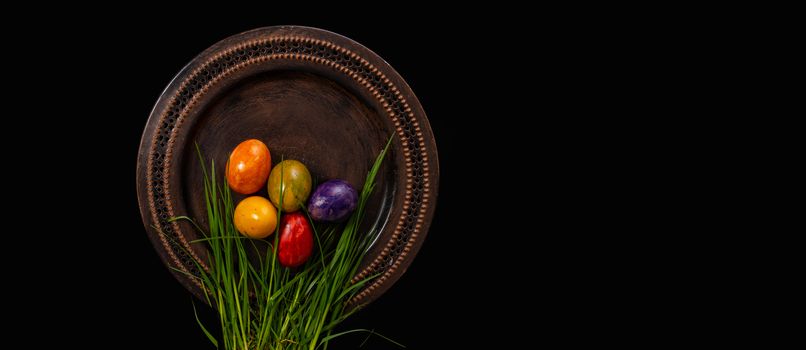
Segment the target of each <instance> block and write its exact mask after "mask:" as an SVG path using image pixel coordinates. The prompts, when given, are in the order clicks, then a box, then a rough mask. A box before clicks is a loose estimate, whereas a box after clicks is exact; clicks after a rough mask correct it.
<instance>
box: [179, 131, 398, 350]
mask: <svg viewBox="0 0 806 350" xmlns="http://www.w3.org/2000/svg"><path fill="white" fill-rule="evenodd" d="M391 141H392V138H390V139H389V141H388V142H387V144H386V147H385V148H384V149H383V151H382V152H381V153H380V154H379V155H378V157H377V158H376V159H375V162H374V163H373V164H372V167H371V169H370V171H369V172H368V174H367V177H366V180H365V182H364V186H363V188H362V189H361V193H360V196H359V201H358V205H357V208H356V210H355V212H353V214H352V215H351V216H350V218H349V220H348V221H347V222H346V224H341V225H333V224H329V225H312V228H313V230H314V236H315V240H314V241H315V244H316V247H315V248H314V253H313V255H312V256H311V258H310V259H309V260H308V262H306V264H305V265H303V266H302V267H300V268H297V269H293V270H292V269H287V268H285V267H282V266H281V265H280V263H279V261H278V260H277V255H276V254H273V253H272V252H273V250H272V249H271V248H270V247H269V249H264V250H263V251H265V252H264V253H262V254H256V252H260V251H261V250H260V249H258V246H260V245H263V246H266V245H267V244H268V245H270V246H272V247H276V246H277V240H278V237H279V230H280V224H279V223H280V220H279V218H280V217H281V215H282V212H281V211H282V203H280V205H279V206H278V207H279V208H278V220H277V222H278V225H277V229H276V231H275V233H274V235H273V237H272V238H270V240H271V241H269V242H267V241H265V240H254V239H250V238H246V237H244V236H242V235H240V234H239V233H238V232H237V231H236V229H235V226H234V223H233V212H234V204H233V201H232V193H231V192H230V189H229V186H228V185H227V183H226V179H225V177H224V179H222V180H219V178H218V176H217V175H216V172H215V161H214V160H211V161H210V168H209V172H208V169H207V168H206V167H205V166H204V164H205V160H204V157H203V156H202V152H201V150H200V149H199V148H198V146H197V152H198V155H199V159H200V161H201V164H202V166H201V171H202V172H203V175H204V194H205V205H206V209H207V221H208V224H209V225H208V227H207V230H206V232H205V230H202V229H201V228H200V227H198V226H196V227H197V229H198V230H199V231H201V232H202V234H203V235H204V238H202V239H199V240H196V241H194V242H195V243H202V242H203V243H206V244H207V245H208V250H209V254H208V258H209V261H207V263H208V265H209V267H210V269H209V270H205V269H204V268H202V265H201V264H200V263H199V262H198V261H195V263H196V264H197V267H198V269H199V271H201V275H200V276H191V277H192V278H196V279H198V280H199V282H201V285H202V287H203V289H204V292H205V293H204V294H205V295H206V297H207V303H208V304H210V305H211V306H212V307H213V308H214V309H215V310H217V311H218V316H219V321H220V323H221V329H222V333H221V335H220V337H219V338H216V337H215V336H214V335H213V334H212V333H210V332H209V331H208V330H207V328H206V327H204V325H203V324H202V323H201V321H199V319H198V316H197V318H196V319H197V321H198V322H199V325H200V326H201V328H202V331H203V332H204V334H205V335H206V336H207V337H208V338H209V339H210V341H211V342H212V343H213V344H214V345H215V346H216V347H223V348H224V349H274V350H280V349H309V350H314V349H327V346H328V343H329V342H330V341H331V340H332V339H334V338H336V337H338V336H341V335H343V334H349V333H353V332H368V333H370V335H371V334H376V335H377V333H375V332H374V331H370V330H364V329H356V330H348V331H344V332H339V333H334V330H335V328H336V326H338V325H339V323H341V322H342V321H344V320H345V319H346V318H347V317H349V316H350V315H351V314H352V313H354V312H356V311H357V310H359V309H360V305H359V306H357V307H354V308H352V309H348V308H347V307H346V302H347V301H348V300H350V299H351V298H352V297H353V296H354V295H355V294H356V293H358V292H359V291H360V290H361V288H362V287H363V286H364V285H365V284H366V283H367V282H369V281H370V280H372V279H373V278H375V277H377V276H369V277H367V278H365V279H363V280H361V281H359V282H357V283H354V284H353V283H351V280H352V278H353V276H355V275H356V273H357V270H358V267H359V265H360V262H361V259H362V258H363V256H364V253H365V252H366V250H367V248H368V244H369V243H370V242H371V241H372V238H373V237H374V235H376V234H377V232H359V229H358V228H359V226H360V224H361V220H362V219H363V217H364V212H365V209H366V204H367V200H368V199H369V196H370V194H371V193H372V191H373V189H374V187H375V177H376V175H377V173H378V171H379V169H380V166H381V163H382V162H383V159H384V157H385V156H386V153H387V151H388V149H389V145H390V144H391ZM281 182H282V180H281ZM283 197H284V196H283V195H282V194H281V195H280V199H281V201H282V198H283ZM301 210H303V211H304V212H305V213H306V215H307V211H306V210H305V208H304V207H303V209H301ZM177 219H185V220H190V219H189V218H187V217H177V218H174V219H172V220H177ZM308 219H309V220H310V216H309V217H308ZM191 221H192V220H191ZM194 225H195V223H194ZM250 255H252V256H255V255H257V258H254V257H253V258H252V259H251V260H253V262H250V258H249V256H250ZM254 260H256V262H254ZM195 311H196V310H195V306H194V312H195ZM381 337H382V338H384V339H387V340H389V341H390V342H392V343H394V344H397V345H399V346H401V347H403V346H402V345H400V344H398V343H396V342H394V341H392V340H391V339H388V338H386V337H383V336H381Z"/></svg>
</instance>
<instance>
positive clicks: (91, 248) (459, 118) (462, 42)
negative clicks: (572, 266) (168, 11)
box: [50, 12, 545, 349]
mask: <svg viewBox="0 0 806 350" xmlns="http://www.w3.org/2000/svg"><path fill="white" fill-rule="evenodd" d="M281 24H295V25H306V26H314V27H319V28H322V29H326V30H330V31H333V32H336V33H339V34H342V35H345V36H347V37H349V38H351V39H353V40H356V41H358V42H359V43H361V44H363V45H365V46H367V47H368V48H370V49H371V50H373V51H375V52H376V53H377V54H378V55H380V56H381V57H382V58H384V59H385V60H386V61H387V62H389V63H390V64H391V65H392V66H393V67H394V68H395V69H396V70H397V71H398V72H399V73H400V75H401V76H403V78H404V79H405V80H406V81H407V82H408V84H409V85H410V86H411V88H412V89H413V91H414V92H415V94H416V95H417V96H418V98H419V100H420V102H421V104H422V105H423V108H424V109H425V111H426V113H427V115H428V117H429V120H430V123H431V127H432V129H433V131H434V135H435V137H436V141H437V145H438V152H439V160H440V171H441V177H440V189H439V197H438V201H437V211H436V214H435V216H434V220H433V222H432V225H431V229H430V231H429V234H428V237H427V239H426V241H425V243H424V245H423V246H422V249H421V250H420V252H419V254H418V255H417V257H416V259H415V260H414V262H413V263H412V265H411V266H410V268H409V269H408V271H407V272H406V274H404V275H403V277H402V278H401V279H400V280H399V281H398V282H397V283H396V284H395V285H394V287H393V288H391V289H390V290H389V291H388V292H387V293H386V294H384V295H383V297H382V298H380V299H378V300H377V301H376V302H374V303H372V304H371V305H370V306H369V307H367V308H366V309H365V310H362V311H361V312H360V313H359V314H357V315H355V316H354V317H353V318H352V319H350V320H348V321H347V322H345V323H344V324H343V326H342V327H341V328H340V329H341V330H348V329H353V328H365V329H374V330H375V331H377V332H379V333H381V334H383V335H385V336H387V337H389V338H392V339H394V340H396V341H398V342H400V343H403V344H405V345H406V346H407V347H408V348H411V349H426V348H429V349H432V348H455V347H458V346H466V345H478V344H480V343H481V342H487V343H489V344H498V345H502V344H506V343H508V342H515V341H519V340H520V339H523V335H518V336H507V335H502V333H501V332H500V331H498V330H499V329H505V331H503V332H505V333H508V332H516V330H517V329H521V328H524V327H526V328H528V327H531V325H530V324H529V323H522V322H512V321H511V320H510V321H508V320H506V319H501V318H502V317H501V316H498V315H499V314H500V311H512V309H511V308H510V307H509V306H507V305H510V304H511V303H512V302H513V300H519V299H523V297H524V296H527V297H526V298H525V299H523V300H522V301H520V302H518V304H519V305H520V306H519V307H518V310H523V311H524V312H526V305H528V304H530V303H531V301H532V299H533V297H534V295H535V294H536V293H537V291H535V290H531V289H526V288H525V287H524V286H523V285H524V283H522V282H521V280H522V279H524V278H525V279H527V280H528V281H529V282H528V283H527V284H528V285H531V283H532V281H534V280H535V278H537V277H538V274H537V272H535V273H534V274H526V275H524V274H516V273H514V272H513V271H515V270H516V269H521V268H524V267H527V268H528V266H529V265H531V264H532V263H534V261H535V260H536V259H538V257H537V255H535V254H534V253H531V254H525V253H523V250H522V247H523V246H524V245H525V243H524V242H525V241H527V240H529V239H531V238H530V237H533V235H534V234H535V232H536V231H534V230H531V229H530V228H529V227H530V226H529V225H528V224H524V222H529V221H530V220H527V219H524V218H523V217H519V216H517V215H515V214H513V210H515V209H517V207H518V206H519V205H520V204H517V203H516V202H515V200H519V201H520V200H523V199H524V198H525V199H526V200H527V201H526V202H527V203H529V202H530V201H532V199H531V197H530V196H531V192H532V191H533V188H532V184H533V183H535V182H536V181H538V177H539V176H535V175H527V174H525V173H524V172H523V170H522V169H520V167H521V165H522V164H523V162H534V161H538V160H539V159H541V158H543V160H545V156H541V155H540V154H539V153H536V152H535V149H536V148H537V147H538V143H539V142H541V141H539V138H537V135H538V133H539V132H538V131H534V132H530V133H531V137H530V138H523V137H521V136H520V135H521V134H522V133H523V132H524V131H528V130H522V129H519V128H517V127H516V125H517V123H518V120H520V119H522V118H535V117H536V116H537V106H536V105H535V103H536V100H535V97H536V95H537V93H538V90H539V88H538V87H537V85H531V86H530V85H529V84H528V83H527V85H526V86H525V87H524V86H517V85H515V84H513V79H516V80H517V79H524V80H527V81H528V80H530V79H532V78H530V77H531V74H532V73H533V71H532V69H533V68H529V67H530V66H529V65H528V64H526V63H529V62H531V61H532V60H535V59H536V58H532V57H526V56H521V55H517V54H516V52H513V53H508V52H498V50H495V49H493V50H490V45H492V43H493V41H494V40H498V45H500V46H498V47H499V48H502V49H505V48H508V46H507V42H508V40H509V39H508V38H507V37H506V33H507V30H495V31H490V30H489V28H487V27H486V26H485V25H483V23H478V22H473V21H467V22H462V23H461V24H460V25H457V24H455V23H454V24H447V23H445V22H444V21H442V20H440V19H439V18H434V19H429V18H425V17H418V18H417V19H416V20H413V21H411V22H408V23H407V24H405V25H402V24H401V23H397V22H394V21H389V20H388V19H386V18H382V17H381V18H369V19H368V20H358V19H356V20H354V21H350V20H344V18H339V17H336V16H322V17H318V18H316V17H309V16H271V15H269V14H260V15H255V14H252V15H251V16H250V15H243V14H239V15H232V16H227V15H224V14H216V13H212V12H211V13H205V14H203V15H200V16H189V17H185V16H178V17H177V16H170V15H155V14H150V15H148V16H144V17H142V18H137V19H136V20H122V19H114V18H98V19H95V20H93V21H91V22H87V23H75V24H74V25H71V26H68V28H67V29H65V30H69V31H67V32H65V33H69V35H70V36H71V37H73V38H75V40H73V41H71V42H70V45H69V46H68V47H67V50H69V52H72V53H73V54H72V55H67V56H66V57H64V60H63V61H62V62H63V63H62V64H63V66H62V67H61V69H55V70H54V71H53V74H54V75H55V76H57V77H58V78H59V79H58V80H57V81H61V82H66V81H69V82H76V83H75V84H73V85H71V86H69V87H66V89H65V91H64V93H63V94H62V95H61V98H62V99H64V105H65V106H72V108H75V110H76V111H80V112H79V113H72V112H65V116H64V118H57V119H56V120H55V121H54V122H53V124H52V129H51V131H53V135H52V136H50V137H51V139H50V142H53V143H54V145H64V146H63V147H65V149H71V150H81V151H80V152H75V151H70V154H69V155H61V156H59V157H58V160H59V161H60V162H62V163H61V165H60V166H61V168H62V169H71V171H68V172H66V174H65V175H63V181H65V182H67V181H69V182H72V183H74V184H79V186H69V187H67V188H65V196H68V197H70V198H73V199H72V201H71V205H69V206H68V207H66V208H63V209H62V211H63V213H64V214H65V216H66V219H65V220H69V222H71V223H73V224H74V225H77V226H76V227H78V231H79V233H78V236H77V237H80V238H79V239H76V236H75V234H64V235H58V236H56V237H55V238H54V239H53V240H52V244H53V246H52V247H53V248H54V250H57V251H59V252H60V254H59V255H58V256H59V258H58V260H59V263H60V266H61V268H63V269H64V270H66V271H74V272H75V271H77V272H79V276H77V277H75V278H72V280H71V282H70V286H69V290H70V293H68V294H66V295H69V297H65V301H64V305H59V308H60V309H61V308H62V307H63V308H64V311H63V312H62V313H61V314H60V316H62V317H63V320H64V321H63V322H60V323H61V324H62V325H63V326H62V327H67V328H70V329H73V328H75V329H76V331H75V332H72V334H85V333H87V332H89V333H92V334H95V335H96V336H99V337H102V338H103V339H112V340H113V341H116V342H121V343H125V344H127V345H129V344H130V345H133V346H134V347H136V348H154V347H158V348H183V349H190V348H193V349H205V348H213V347H212V345H210V343H209V341H208V340H207V339H206V338H205V336H204V335H203V333H202V331H201V330H200V329H199V327H198V325H197V324H196V321H195V319H194V314H193V309H192V304H191V301H192V297H191V295H190V294H189V292H187V291H186V290H185V289H184V288H183V287H182V286H181V285H180V284H179V283H178V282H177V281H175V279H174V278H173V277H172V275H171V274H170V273H169V272H168V270H167V269H166V267H165V266H164V265H163V264H162V262H161V261H160V259H159V257H158V256H157V254H156V252H155V251H154V249H153V247H152V246H151V243H150V242H149V241H148V239H147V237H146V234H145V230H144V228H143V225H142V222H141V220H140V213H139V209H138V205H137V198H136V191H135V166H136V162H137V149H138V146H139V142H140V136H141V133H142V130H143V127H144V126H145V123H146V120H147V118H148V115H149V113H150V111H151V108H152V107H153V104H154V103H155V102H156V100H157V98H158V97H159V95H160V93H161V92H162V90H163V89H164V87H165V86H166V85H167V84H168V82H169V81H170V80H171V79H172V78H173V76H174V74H176V73H177V72H178V71H179V70H180V69H181V68H182V67H183V66H184V65H185V64H186V63H187V62H189V61H190V60H191V59H193V57H195V55H197V54H198V53H200V52H201V51H203V50H204V49H205V48H207V47H208V46H210V45H212V44H214V43H215V42H217V41H219V40H221V39H224V38H226V37H228V36H230V35H234V34H237V33H240V32H243V31H246V30H249V29H252V28H256V27H261V26H271V25H281ZM101 31H103V32H104V34H103V35H101V34H100V32H101ZM54 33H56V34H57V35H58V30H54ZM109 38H111V39H109ZM513 54H514V55H513ZM519 66H520V67H519ZM522 104H523V105H522ZM523 107H526V109H523ZM68 115H69V117H68ZM64 130H70V132H69V133H68V132H62V131H64ZM491 155H492V156H491ZM513 158H514V159H513ZM517 187H522V188H523V189H522V190H518V192H517V193H516V192H515V191H516V190H515V188H517ZM79 203H80V205H79ZM532 204H535V205H536V204H537V201H536V200H535V201H533V202H532V203H531V204H527V205H532ZM513 207H516V208H513ZM529 210H531V209H529ZM535 214H537V212H535ZM54 229H58V227H54ZM496 235H499V236H498V237H496ZM502 237H506V238H502ZM66 247H70V248H66ZM110 271H111V272H110ZM544 277H545V276H544ZM530 288H531V287H530ZM199 313H200V317H201V319H202V321H203V322H204V323H205V325H208V326H211V328H213V329H215V325H216V318H215V315H214V313H213V312H212V310H210V309H208V308H206V307H205V306H203V305H199ZM87 316H89V317H91V319H92V320H95V321H91V322H86V321H82V320H83V319H85V317H87ZM526 317H529V316H526ZM365 338H366V334H357V335H348V336H344V337H343V338H341V339H338V340H337V341H335V342H333V343H332V347H331V348H332V349H352V348H356V347H357V346H358V345H359V344H361V343H362V342H363V341H364V339H365ZM365 348H369V349H394V348H396V347H394V346H392V345H390V344H389V343H387V342H385V341H383V340H382V339H380V338H378V337H374V336H373V337H369V339H368V340H367V342H366V344H365Z"/></svg>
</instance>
